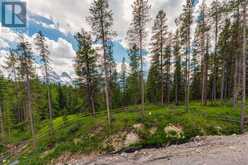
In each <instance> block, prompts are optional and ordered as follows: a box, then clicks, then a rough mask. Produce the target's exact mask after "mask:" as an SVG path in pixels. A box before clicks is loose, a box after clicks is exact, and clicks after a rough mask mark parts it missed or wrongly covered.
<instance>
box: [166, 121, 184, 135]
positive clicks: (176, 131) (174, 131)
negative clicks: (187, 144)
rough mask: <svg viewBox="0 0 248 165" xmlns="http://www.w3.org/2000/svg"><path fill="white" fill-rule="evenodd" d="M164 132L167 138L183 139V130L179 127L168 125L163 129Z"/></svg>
mask: <svg viewBox="0 0 248 165" xmlns="http://www.w3.org/2000/svg"><path fill="white" fill-rule="evenodd" d="M164 132H165V134H166V137H167V138H176V139H182V138H184V132H183V128H182V127H181V126H180V125H173V124H169V125H168V126H166V127H165V128H164Z"/></svg>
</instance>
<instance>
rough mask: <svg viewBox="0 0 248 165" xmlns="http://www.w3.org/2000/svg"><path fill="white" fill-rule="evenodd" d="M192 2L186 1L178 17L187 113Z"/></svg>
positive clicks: (187, 109)
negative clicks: (183, 55)
mask: <svg viewBox="0 0 248 165" xmlns="http://www.w3.org/2000/svg"><path fill="white" fill-rule="evenodd" d="M192 11H193V8H192V1H191V0H186V4H185V5H184V6H183V13H182V14H181V15H180V35H181V43H182V46H183V48H184V54H185V58H184V59H185V64H184V76H185V110H186V111H189V96H190V90H189V89H190V88H189V87H190V81H189V78H190V69H189V66H190V54H191V44H190V40H191V37H190V36H191V24H192Z"/></svg>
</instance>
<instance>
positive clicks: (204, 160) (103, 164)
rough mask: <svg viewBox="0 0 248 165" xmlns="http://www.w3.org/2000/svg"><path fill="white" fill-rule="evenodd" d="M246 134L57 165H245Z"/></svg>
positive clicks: (75, 159) (247, 160)
mask: <svg viewBox="0 0 248 165" xmlns="http://www.w3.org/2000/svg"><path fill="white" fill-rule="evenodd" d="M247 153H248V134H245V135H233V136H210V137H201V138H200V137H196V138H195V139H194V141H192V142H190V143H186V144H182V145H174V146H170V147H167V148H161V149H144V150H140V151H136V152H135V153H122V154H116V155H102V156H97V155H95V154H92V155H88V156H84V155H77V156H75V155H74V156H68V155H67V156H64V157H61V158H60V160H59V161H58V162H59V163H57V165H64V164H68V165H247V164H248V155H247Z"/></svg>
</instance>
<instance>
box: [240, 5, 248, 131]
mask: <svg viewBox="0 0 248 165" xmlns="http://www.w3.org/2000/svg"><path fill="white" fill-rule="evenodd" d="M242 9H243V13H242V14H243V18H242V30H243V36H242V38H243V52H242V53H243V54H242V64H241V65H242V103H241V111H240V130H241V133H243V132H244V118H245V110H246V73H247V72H246V67H247V66H246V61H247V48H246V47H247V35H246V29H247V24H246V19H247V12H246V10H247V1H244V2H243V3H242Z"/></svg>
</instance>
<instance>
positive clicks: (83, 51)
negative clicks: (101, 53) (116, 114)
mask: <svg viewBox="0 0 248 165" xmlns="http://www.w3.org/2000/svg"><path fill="white" fill-rule="evenodd" d="M75 38H76V39H77V41H78V45H79V49H78V51H77V56H76V60H75V61H76V64H75V70H76V74H77V76H78V81H79V83H80V86H81V87H82V88H83V89H84V90H85V91H86V92H85V93H86V103H87V105H86V106H87V107H90V112H91V113H92V115H93V116H95V115H96V107H95V94H96V90H97V76H98V75H97V66H96V51H95V50H94V49H93V48H92V39H91V35H90V34H89V33H87V32H84V31H83V32H82V33H77V35H76V37H75Z"/></svg>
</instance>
